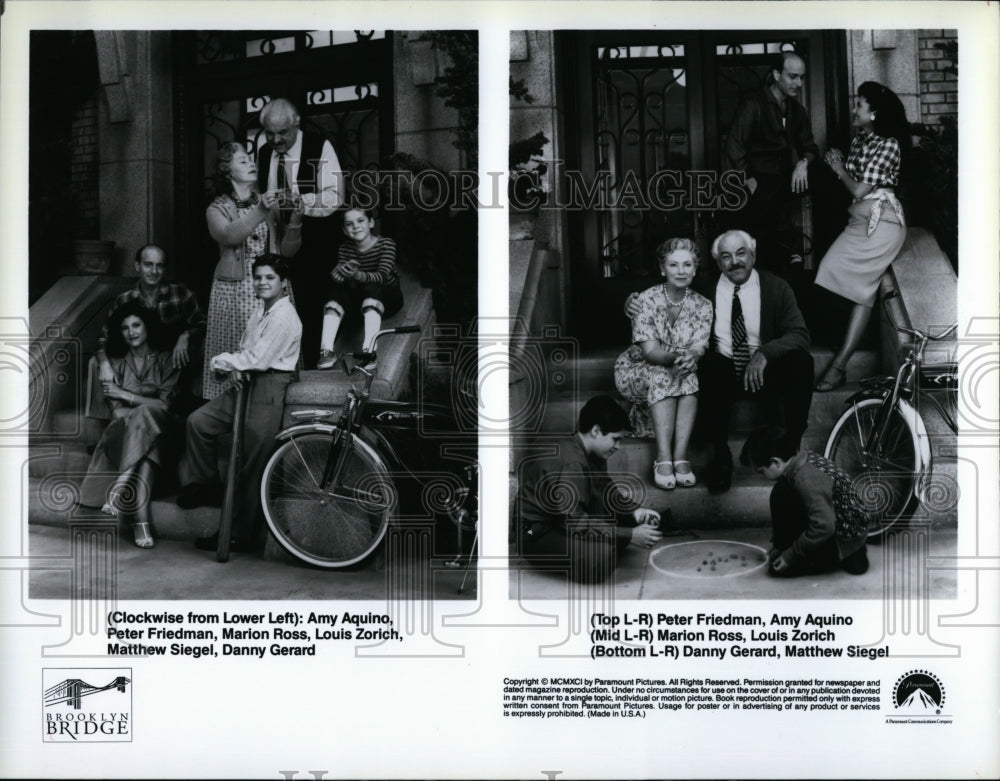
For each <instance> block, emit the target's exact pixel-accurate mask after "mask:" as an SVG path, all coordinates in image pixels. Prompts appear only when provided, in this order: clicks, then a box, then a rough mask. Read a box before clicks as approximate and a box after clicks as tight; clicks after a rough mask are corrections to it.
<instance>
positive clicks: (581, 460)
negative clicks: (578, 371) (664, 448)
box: [514, 396, 661, 583]
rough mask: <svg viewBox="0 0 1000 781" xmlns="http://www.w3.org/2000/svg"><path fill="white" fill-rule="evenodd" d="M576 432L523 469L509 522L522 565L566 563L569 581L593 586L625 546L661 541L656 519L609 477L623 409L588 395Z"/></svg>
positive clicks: (624, 424) (623, 431)
mask: <svg viewBox="0 0 1000 781" xmlns="http://www.w3.org/2000/svg"><path fill="white" fill-rule="evenodd" d="M577 429H578V431H577V433H576V434H574V435H573V436H571V437H570V438H568V439H566V440H563V441H561V442H558V443H555V444H554V448H555V453H554V454H552V455H547V456H544V457H542V458H536V459H533V460H530V461H528V462H527V463H526V464H522V468H521V470H520V483H519V487H518V492H517V499H516V500H515V503H514V518H515V523H516V524H517V527H518V531H519V534H520V538H521V553H522V554H523V555H524V556H525V557H526V558H527V559H528V560H529V561H535V562H538V563H541V562H540V559H559V560H562V562H564V563H566V562H567V560H568V566H569V575H570V577H571V578H572V579H573V580H576V581H581V582H591V583H593V582H598V581H601V580H604V579H605V578H607V577H608V576H609V575H610V574H611V572H613V571H614V569H615V567H616V566H617V563H618V558H619V557H620V556H621V554H622V553H623V551H624V550H625V548H626V546H628V544H629V543H632V544H633V545H636V546H638V547H641V548H650V547H652V546H653V545H654V544H655V543H656V542H658V541H659V540H660V537H661V534H660V532H659V530H658V528H657V525H658V524H659V522H660V514H659V513H658V512H656V511H655V510H652V509H650V508H648V507H639V506H638V503H637V502H636V501H635V500H634V499H633V498H632V497H629V496H627V495H626V493H625V492H624V491H622V490H621V488H620V487H619V486H617V485H615V482H614V481H613V480H612V478H611V476H610V475H609V474H608V465H607V461H608V459H609V458H611V456H612V455H614V453H615V452H616V451H617V450H618V446H619V444H620V443H621V441H622V440H623V439H624V438H625V437H626V436H627V435H628V432H629V419H628V414H627V413H626V412H625V410H623V409H622V408H621V407H619V406H618V404H617V403H616V402H615V400H614V399H612V398H611V397H610V396H595V397H594V398H592V399H591V400H590V401H588V402H587V403H586V404H584V405H583V408H582V409H581V410H580V416H579V421H578V424H577ZM553 563H555V562H553Z"/></svg>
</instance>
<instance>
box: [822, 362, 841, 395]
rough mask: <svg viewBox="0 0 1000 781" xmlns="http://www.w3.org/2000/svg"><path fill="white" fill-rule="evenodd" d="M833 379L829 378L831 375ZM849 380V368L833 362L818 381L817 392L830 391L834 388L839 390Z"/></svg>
mask: <svg viewBox="0 0 1000 781" xmlns="http://www.w3.org/2000/svg"><path fill="white" fill-rule="evenodd" d="M831 376H832V378H831V379H828V378H829V377H831ZM846 382H847V369H846V368H842V367H840V366H837V365H836V364H834V363H831V364H830V365H829V367H827V370H826V371H825V372H823V376H822V378H821V379H820V381H819V382H817V383H816V392H817V393H829V392H830V391H832V390H837V388H840V387H842V386H843V385H844V383H846Z"/></svg>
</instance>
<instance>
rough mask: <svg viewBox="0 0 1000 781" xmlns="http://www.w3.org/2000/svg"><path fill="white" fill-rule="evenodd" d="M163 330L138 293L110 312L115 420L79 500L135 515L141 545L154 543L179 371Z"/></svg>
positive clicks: (109, 392) (109, 387)
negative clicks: (153, 508)
mask: <svg viewBox="0 0 1000 781" xmlns="http://www.w3.org/2000/svg"><path fill="white" fill-rule="evenodd" d="M159 330H160V326H159V318H158V317H157V316H156V314H155V313H154V312H152V311H150V310H149V309H147V308H146V307H145V306H143V305H142V304H141V303H140V302H139V301H137V300H135V299H132V300H130V301H127V302H126V303H124V304H122V305H121V306H120V307H118V309H116V310H115V312H114V313H113V314H112V316H111V318H110V320H109V328H108V342H107V354H108V359H109V360H110V362H111V367H112V369H113V370H114V379H113V380H111V381H110V382H105V383H102V385H103V389H104V396H105V398H106V399H107V402H108V406H109V407H110V410H111V418H112V420H111V423H110V425H109V426H108V427H107V428H106V429H105V430H104V433H103V434H102V435H101V439H100V441H99V442H98V443H97V448H96V449H95V450H94V456H93V458H92V459H91V462H90V466H89V467H88V469H87V476H86V477H85V478H84V480H83V484H82V485H81V487H80V504H82V505H84V506H88V507H100V508H101V510H102V511H103V512H105V513H107V514H108V515H112V516H114V517H116V518H118V517H125V518H129V519H131V523H132V530H133V533H134V535H135V544H136V545H138V546H139V547H140V548H152V547H153V545H154V541H153V528H152V515H151V513H150V508H149V502H150V497H151V495H152V491H153V477H154V473H155V470H156V467H157V466H158V465H159V464H160V445H161V442H162V439H163V435H164V433H165V432H166V431H167V430H168V429H169V427H170V425H171V423H172V416H171V414H170V404H171V402H172V401H173V399H174V388H175V386H176V384H177V378H178V376H179V370H178V369H176V368H174V365H173V360H172V356H171V353H170V351H169V350H165V349H162V347H163V345H161V344H160V333H159Z"/></svg>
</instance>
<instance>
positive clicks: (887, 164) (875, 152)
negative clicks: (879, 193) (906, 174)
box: [844, 133, 902, 187]
mask: <svg viewBox="0 0 1000 781" xmlns="http://www.w3.org/2000/svg"><path fill="white" fill-rule="evenodd" d="M901 157H902V155H901V154H900V150H899V142H898V141H896V139H895V138H883V137H882V136H877V135H875V134H874V133H862V134H861V135H857V136H855V137H854V140H852V141H851V148H850V150H849V151H848V153H847V160H846V162H845V163H844V168H845V169H846V170H847V173H849V174H850V175H851V178H852V179H853V180H854V181H856V182H863V183H864V184H870V185H872V187H895V186H896V185H898V184H899V166H900V160H901Z"/></svg>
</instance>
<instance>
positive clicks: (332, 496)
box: [260, 431, 396, 568]
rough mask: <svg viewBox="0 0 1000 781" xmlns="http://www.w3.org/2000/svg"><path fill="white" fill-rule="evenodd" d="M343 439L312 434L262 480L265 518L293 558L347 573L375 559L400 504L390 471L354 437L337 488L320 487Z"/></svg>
mask: <svg viewBox="0 0 1000 781" xmlns="http://www.w3.org/2000/svg"><path fill="white" fill-rule="evenodd" d="M339 435H340V433H339V432H337V431H334V432H333V433H332V435H331V434H327V433H325V432H320V431H316V432H307V433H304V434H298V435H295V436H293V437H292V438H291V439H289V440H288V441H286V442H284V443H283V444H282V445H281V446H280V447H279V448H278V449H277V450H276V451H275V452H274V455H272V456H271V459H270V460H269V461H268V462H267V466H266V467H265V468H264V476H263V479H262V480H261V489H260V490H261V503H262V505H263V508H264V517H265V518H266V519H267V525H268V526H270V527H271V531H272V532H273V533H274V536H275V538H276V539H277V540H278V542H279V543H281V545H282V546H283V547H284V548H285V549H286V550H287V551H288V552H289V553H291V554H292V555H293V556H295V557H297V558H299V559H301V560H302V561H305V562H307V563H309V564H314V565H316V566H317V567H329V568H336V567H347V566H350V565H351V564H356V563H357V562H359V561H361V560H363V559H364V558H365V557H367V556H368V555H369V554H371V553H372V552H373V551H374V550H375V548H376V547H377V546H378V544H379V543H380V542H381V541H382V538H383V537H384V536H385V532H386V528H387V527H388V525H389V517H390V514H391V512H392V511H393V509H394V508H395V504H396V491H395V488H394V486H393V482H392V478H391V477H390V476H389V472H388V469H387V468H386V466H385V464H384V462H383V461H382V459H381V458H380V457H379V455H378V454H377V453H376V452H375V451H374V450H373V449H372V448H371V447H370V446H369V445H368V444H367V443H365V442H363V441H362V440H361V439H359V438H357V437H353V438H352V441H351V442H350V452H348V453H347V455H346V461H345V463H344V468H343V471H342V472H341V475H340V479H339V480H338V482H337V484H336V485H335V486H334V485H330V486H327V487H326V488H324V487H323V486H322V485H321V482H322V478H323V471H324V468H325V466H326V463H327V459H328V458H331V457H333V458H336V457H337V456H338V450H337V449H339V448H341V447H343V446H344V443H342V442H336V444H334V445H333V447H334V448H335V450H333V451H331V442H332V440H331V437H337V436H339Z"/></svg>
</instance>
